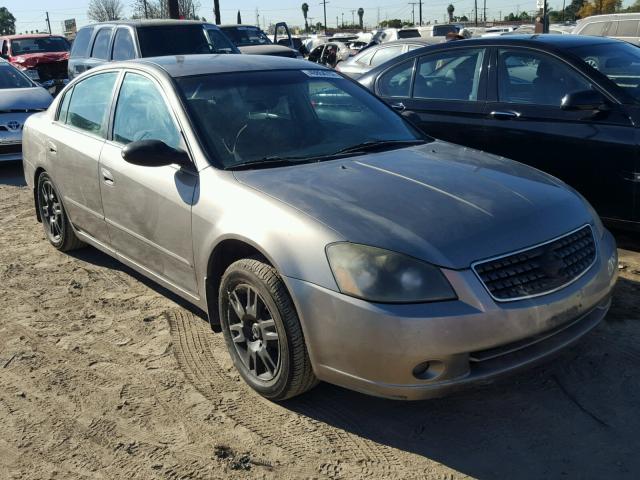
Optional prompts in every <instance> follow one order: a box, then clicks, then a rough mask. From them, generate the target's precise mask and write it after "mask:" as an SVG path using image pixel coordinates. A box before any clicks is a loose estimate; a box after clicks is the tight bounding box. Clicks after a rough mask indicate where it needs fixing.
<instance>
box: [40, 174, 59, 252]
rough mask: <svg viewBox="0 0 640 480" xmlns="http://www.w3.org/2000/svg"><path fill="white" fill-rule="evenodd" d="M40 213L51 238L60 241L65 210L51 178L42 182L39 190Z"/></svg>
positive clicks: (56, 241)
mask: <svg viewBox="0 0 640 480" xmlns="http://www.w3.org/2000/svg"><path fill="white" fill-rule="evenodd" d="M38 200H39V205H40V215H41V216H42V223H44V225H45V228H46V230H47V233H48V234H49V238H50V239H51V240H52V241H53V242H55V243H58V242H60V240H61V239H62V235H63V228H64V225H63V222H64V219H63V212H62V204H61V203H60V200H59V199H58V194H57V193H56V191H55V189H54V188H53V184H52V183H51V182H50V181H49V180H45V181H44V182H42V185H41V186H40V192H39V199H38Z"/></svg>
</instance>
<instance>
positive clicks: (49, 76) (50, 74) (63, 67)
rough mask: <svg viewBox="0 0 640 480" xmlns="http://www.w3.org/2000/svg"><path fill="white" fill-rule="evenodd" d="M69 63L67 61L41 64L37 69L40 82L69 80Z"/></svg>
mask: <svg viewBox="0 0 640 480" xmlns="http://www.w3.org/2000/svg"><path fill="white" fill-rule="evenodd" d="M67 63H68V62H67V60H60V61H58V62H51V63H40V64H39V65H38V67H37V68H38V76H39V77H40V81H41V82H46V81H47V80H63V79H65V78H67Z"/></svg>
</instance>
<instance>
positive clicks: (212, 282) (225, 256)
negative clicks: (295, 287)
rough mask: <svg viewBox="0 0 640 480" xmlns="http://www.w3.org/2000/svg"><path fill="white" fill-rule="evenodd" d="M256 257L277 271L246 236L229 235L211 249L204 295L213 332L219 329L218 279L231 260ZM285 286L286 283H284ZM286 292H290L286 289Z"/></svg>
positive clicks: (220, 278)
mask: <svg viewBox="0 0 640 480" xmlns="http://www.w3.org/2000/svg"><path fill="white" fill-rule="evenodd" d="M249 257H254V258H255V257H258V258H260V259H261V260H263V261H265V262H266V263H268V264H269V265H271V266H272V267H273V268H275V269H276V271H277V272H278V273H280V270H279V269H278V265H277V264H276V262H274V261H273V259H272V258H271V257H270V256H269V255H268V254H267V253H266V252H265V251H264V250H263V249H262V248H260V247H259V246H258V245H257V244H256V243H255V242H253V241H251V240H249V239H248V238H244V237H239V236H229V237H225V238H223V239H221V240H220V241H219V242H218V243H217V244H216V245H215V246H214V247H213V249H212V251H211V253H210V254H209V258H208V260H207V270H206V277H205V282H204V284H205V295H206V305H207V312H208V314H209V323H210V324H211V328H212V329H213V330H214V331H215V332H219V331H220V318H219V315H218V290H219V288H220V281H221V280H222V275H224V272H225V271H226V269H227V268H228V267H229V265H231V264H232V263H233V262H236V261H238V260H240V259H242V258H249ZM285 288H287V287H286V285H285ZM287 293H288V294H289V295H291V293H290V292H289V291H288V289H287Z"/></svg>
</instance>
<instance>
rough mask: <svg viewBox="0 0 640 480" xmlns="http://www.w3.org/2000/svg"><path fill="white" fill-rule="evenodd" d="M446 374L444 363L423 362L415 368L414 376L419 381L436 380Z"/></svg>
mask: <svg viewBox="0 0 640 480" xmlns="http://www.w3.org/2000/svg"><path fill="white" fill-rule="evenodd" d="M442 372H444V363H442V362H441V361H439V360H429V361H427V362H422V363H419V364H418V365H416V366H415V367H414V368H413V372H412V373H413V376H414V377H416V378H417V379H419V380H434V379H436V378H438V377H439V376H440V375H442Z"/></svg>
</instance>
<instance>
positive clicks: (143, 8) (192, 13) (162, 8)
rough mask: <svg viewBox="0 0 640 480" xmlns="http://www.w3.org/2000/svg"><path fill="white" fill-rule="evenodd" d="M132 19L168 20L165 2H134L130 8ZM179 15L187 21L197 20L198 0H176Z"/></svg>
mask: <svg viewBox="0 0 640 480" xmlns="http://www.w3.org/2000/svg"><path fill="white" fill-rule="evenodd" d="M131 10H132V11H133V15H132V18H169V8H168V4H167V1H166V0H156V1H154V0H146V2H145V0H135V2H134V3H133V5H132V6H131ZM178 10H179V11H180V15H181V16H182V17H184V18H186V19H189V20H198V19H199V18H200V17H198V15H197V11H198V10H200V2H199V1H198V0H178Z"/></svg>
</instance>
